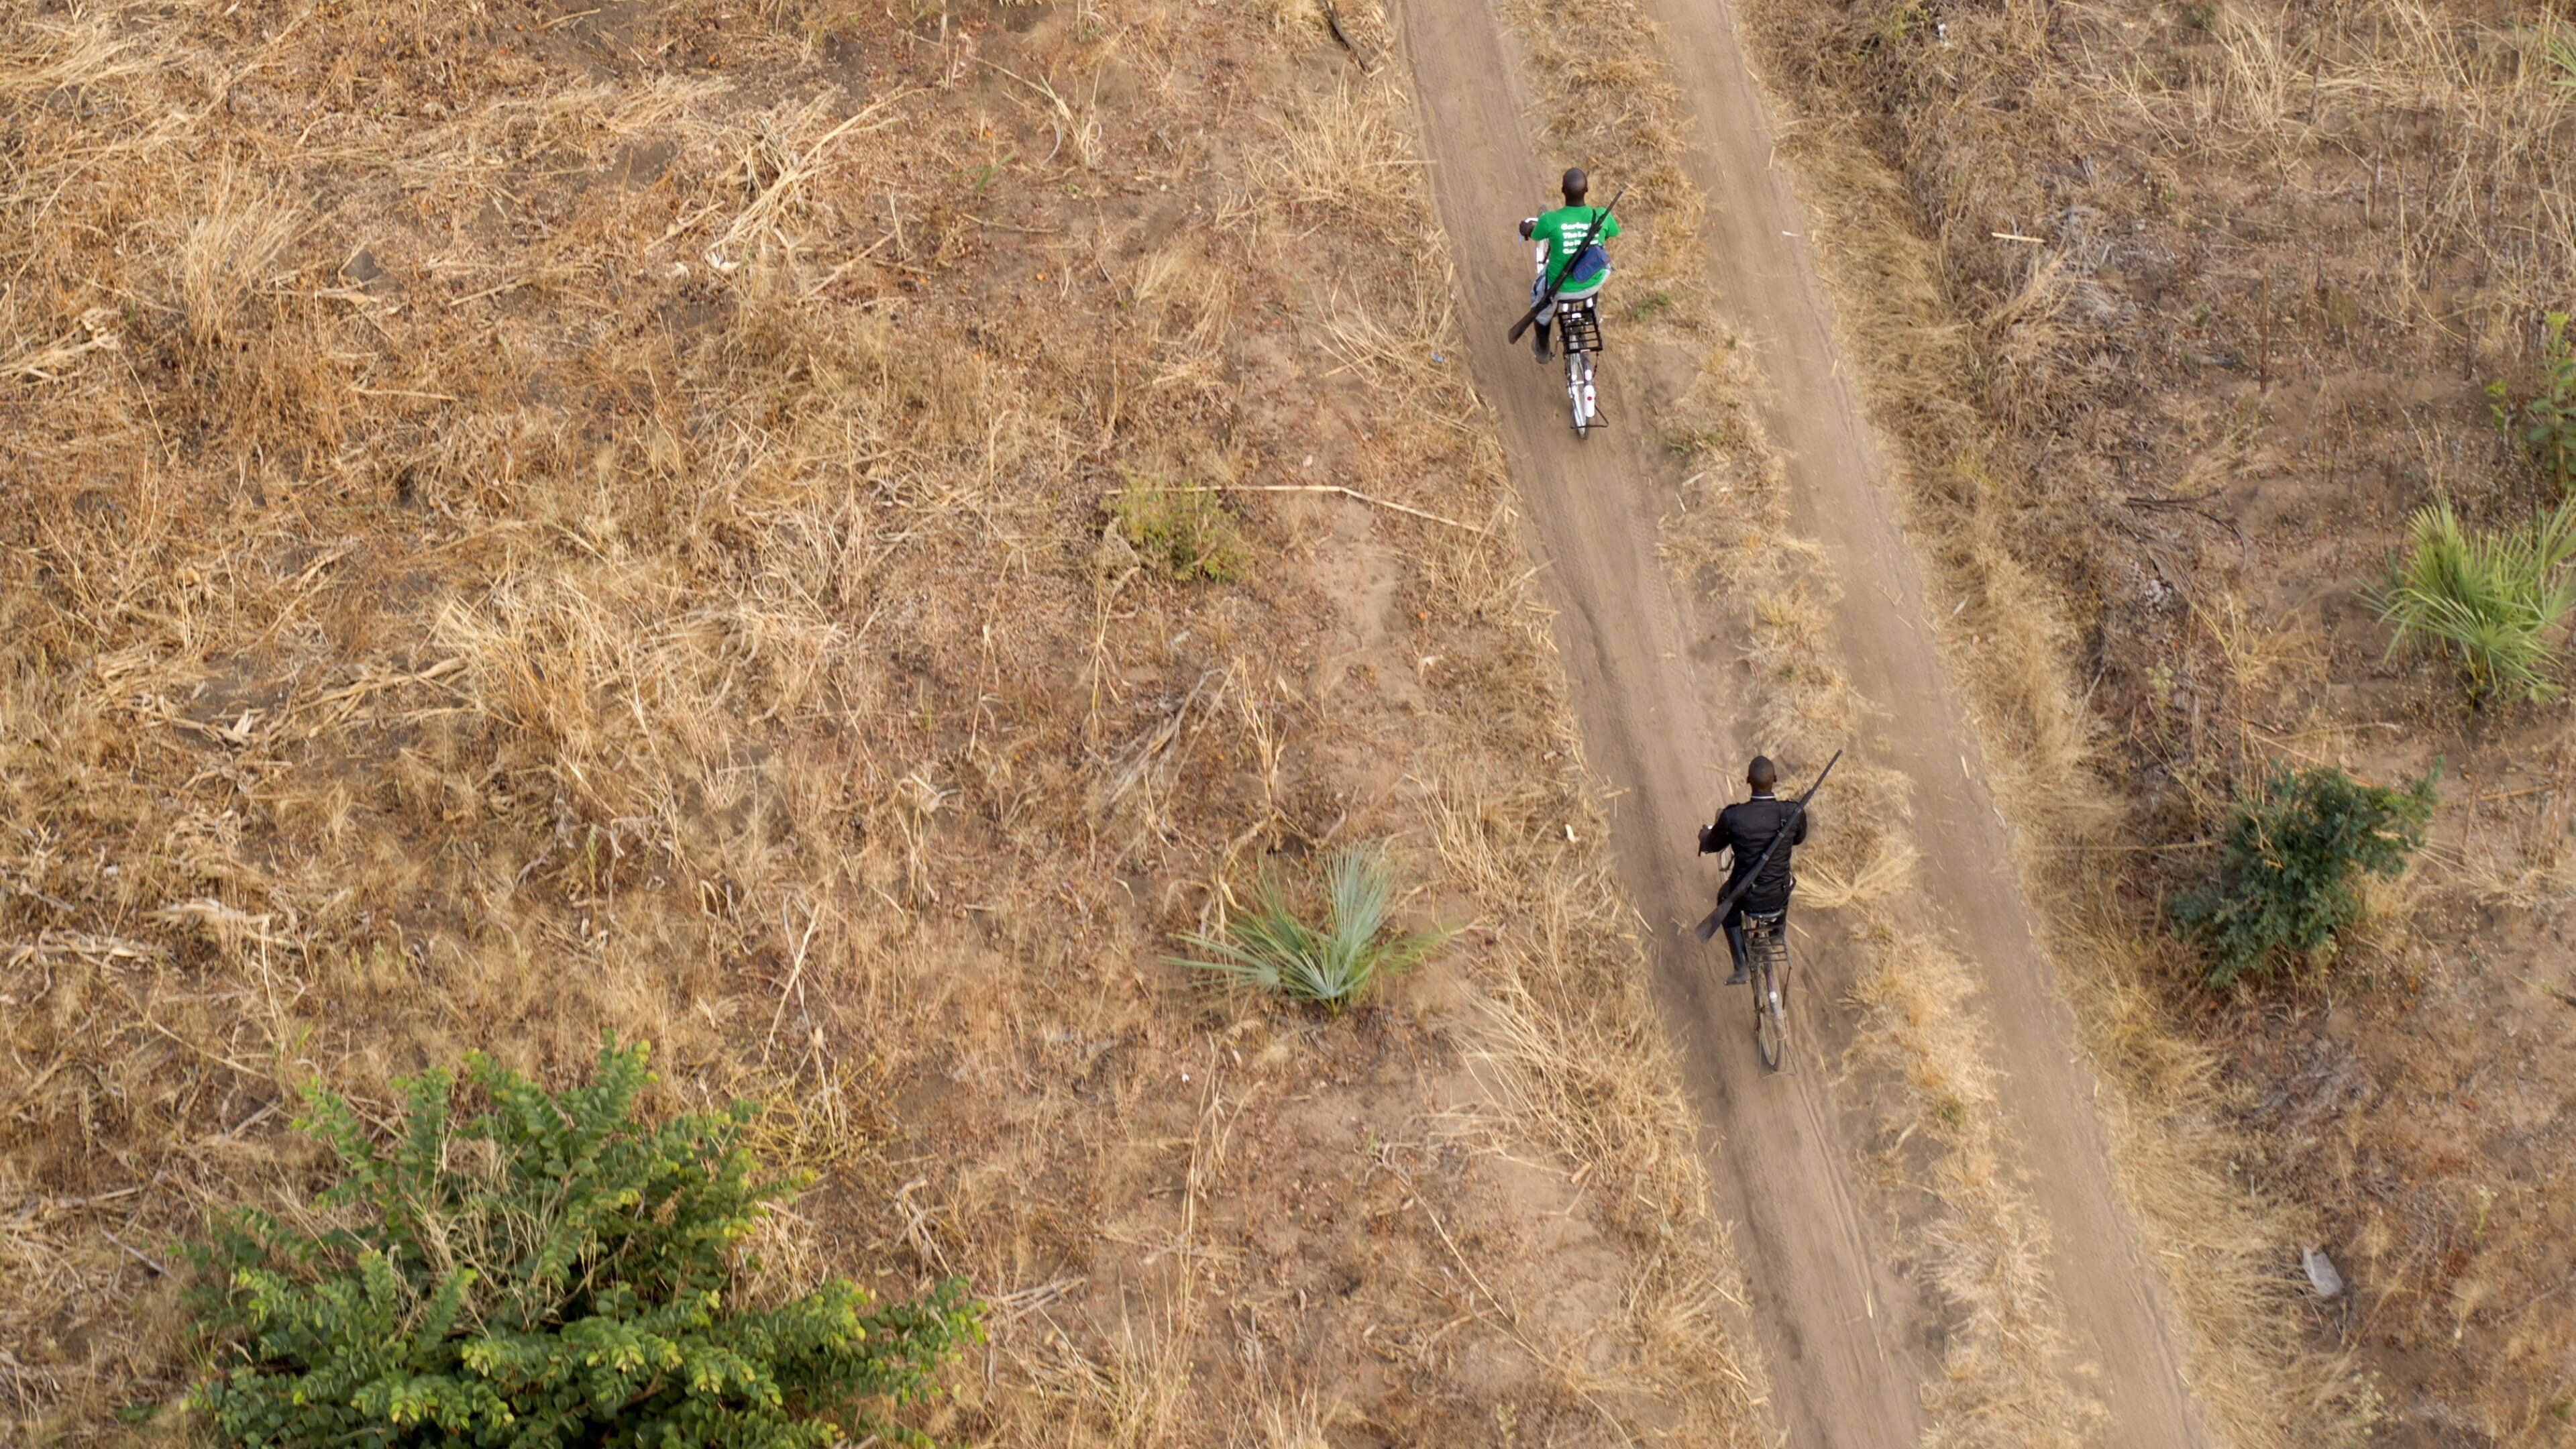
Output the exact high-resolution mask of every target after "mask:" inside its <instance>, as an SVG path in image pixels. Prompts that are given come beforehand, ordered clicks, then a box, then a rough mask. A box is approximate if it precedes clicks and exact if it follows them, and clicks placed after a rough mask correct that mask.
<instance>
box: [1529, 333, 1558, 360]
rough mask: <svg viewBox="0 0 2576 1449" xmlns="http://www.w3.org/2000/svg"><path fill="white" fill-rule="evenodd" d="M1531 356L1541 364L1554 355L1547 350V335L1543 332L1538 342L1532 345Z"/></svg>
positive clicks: (1539, 335)
mask: <svg viewBox="0 0 2576 1449" xmlns="http://www.w3.org/2000/svg"><path fill="white" fill-rule="evenodd" d="M1530 354H1531V355H1532V356H1534V357H1536V358H1537V359H1538V360H1539V361H1541V362H1545V361H1547V360H1548V358H1549V357H1551V356H1553V355H1554V354H1552V353H1550V352H1549V351H1548V350H1547V334H1546V333H1544V332H1542V333H1540V334H1538V340H1537V341H1535V342H1532V343H1531V344H1530Z"/></svg>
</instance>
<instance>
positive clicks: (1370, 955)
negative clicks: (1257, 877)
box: [1174, 846, 1449, 1012]
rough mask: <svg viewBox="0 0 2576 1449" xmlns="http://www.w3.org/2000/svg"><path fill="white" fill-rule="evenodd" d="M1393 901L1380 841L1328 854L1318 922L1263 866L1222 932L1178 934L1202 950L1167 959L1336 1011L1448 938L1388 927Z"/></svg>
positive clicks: (1391, 868) (1391, 872)
mask: <svg viewBox="0 0 2576 1449" xmlns="http://www.w3.org/2000/svg"><path fill="white" fill-rule="evenodd" d="M1394 903H1395V865H1394V863H1393V862H1392V861H1390V860H1388V859H1387V856H1386V852H1385V851H1384V850H1382V849H1380V848H1377V847H1373V846H1355V847H1353V848H1351V849H1348V850H1344V851H1342V852H1340V853H1339V854H1337V855H1335V856H1334V857H1333V861H1332V864H1331V865H1330V866H1329V867H1328V868H1327V869H1326V871H1325V881H1324V900H1323V908H1324V920H1323V924H1322V925H1321V926H1311V925H1308V924H1307V923H1306V921H1305V920H1304V918H1302V917H1301V916H1299V914H1298V913H1297V910H1296V908H1295V907H1294V906H1293V905H1291V904H1290V903H1289V900H1288V897H1287V894H1286V892H1285V891H1283V890H1282V889H1281V888H1280V885H1279V882H1278V880H1277V879H1276V878H1275V877H1273V876H1272V875H1271V874H1270V873H1269V872H1268V871H1266V870H1265V871H1264V872H1262V876H1261V884H1260V886H1259V887H1258V889H1257V895H1256V899H1255V901H1254V904H1253V908H1252V909H1251V910H1249V911H1246V912H1244V913H1243V914H1241V915H1238V916H1235V917H1234V918H1232V919H1231V920H1229V921H1227V922H1226V929H1225V935H1224V937H1223V938H1218V937H1213V936H1201V935H1195V934H1193V935H1190V936H1185V937H1183V938H1182V939H1183V940H1185V941H1186V942H1187V943H1188V944H1189V945H1190V947H1191V948H1192V949H1193V950H1197V951H1202V952H1205V953H1206V955H1204V956H1202V957H1194V958H1181V957H1176V958H1174V959H1175V961H1176V962H1177V963H1178V964H1180V965H1183V966H1195V967H1198V968H1199V969H1201V970H1203V971H1214V972H1218V973H1220V974H1222V975H1226V976H1232V977H1235V978H1237V979H1239V980H1244V981H1249V982H1252V983H1254V984H1255V985H1258V986H1262V987H1265V988H1267V989H1269V990H1272V991H1276V992H1279V993H1280V994H1282V995H1284V996H1287V997H1289V998H1290V999H1292V1000H1296V1001H1307V1002H1314V1003H1316V1004H1318V1005H1320V1006H1322V1007H1324V1008H1325V1009H1326V1010H1328V1011H1333V1012H1339V1011H1340V1010H1341V1009H1342V1008H1344V1007H1346V1006H1348V1005H1350V1004H1351V1003H1352V1002H1354V1001H1357V1000H1358V999H1359V998H1360V996H1361V995H1362V994H1363V993H1364V992H1366V991H1367V990H1368V988H1369V984H1370V983H1371V982H1373V981H1376V980H1377V979H1378V978H1380V977H1382V976H1392V975H1394V974H1396V973H1397V972H1399V971H1402V970H1404V969H1405V968H1407V967H1409V966H1412V965H1413V964H1415V963H1416V962H1418V961H1420V960H1421V959H1422V958H1423V957H1425V956H1428V955H1430V954H1431V953H1432V952H1433V951H1434V950H1436V949H1438V948H1439V946H1440V944H1441V943H1442V942H1444V941H1446V940H1448V939H1449V938H1448V934H1447V933H1446V932H1442V931H1395V930H1390V929H1389V928H1388V926H1387V912H1388V911H1389V909H1390V908H1391V907H1392V906H1393V905H1394Z"/></svg>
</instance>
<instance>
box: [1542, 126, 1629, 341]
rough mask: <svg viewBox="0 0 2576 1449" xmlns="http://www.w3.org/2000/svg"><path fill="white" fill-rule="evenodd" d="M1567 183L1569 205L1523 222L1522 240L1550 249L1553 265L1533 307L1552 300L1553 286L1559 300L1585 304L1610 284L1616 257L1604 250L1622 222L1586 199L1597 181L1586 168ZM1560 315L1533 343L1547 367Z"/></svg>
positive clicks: (1569, 174) (1569, 173) (1570, 171)
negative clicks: (1550, 333) (1552, 329)
mask: <svg viewBox="0 0 2576 1449" xmlns="http://www.w3.org/2000/svg"><path fill="white" fill-rule="evenodd" d="M1561 184H1562V185H1563V187H1564V189H1565V205H1563V206H1560V207H1558V208H1557V209H1556V210H1554V211H1551V212H1548V213H1546V214H1545V215H1543V216H1540V217H1539V218H1538V219H1537V220H1535V221H1530V222H1524V223H1522V230H1521V235H1523V236H1525V237H1529V238H1531V239H1533V240H1535V241H1537V242H1539V243H1540V244H1541V245H1543V246H1545V247H1546V248H1547V264H1546V265H1545V266H1544V267H1542V268H1541V269H1540V271H1539V274H1538V279H1537V280H1536V281H1533V282H1531V283H1530V305H1531V306H1533V307H1535V306H1537V305H1538V304H1539V299H1540V298H1542V297H1545V296H1546V295H1547V293H1548V289H1549V288H1550V287H1555V288H1556V299H1557V300H1558V301H1560V302H1580V301H1583V300H1584V299H1586V298H1588V297H1592V296H1595V295H1598V294H1599V292H1600V291H1601V284H1602V283H1604V282H1607V281H1609V280H1610V254H1609V253H1608V252H1607V251H1605V250H1603V249H1602V246H1601V244H1602V243H1603V242H1606V241H1608V240H1610V238H1612V237H1614V236H1617V235H1618V234H1619V218H1617V217H1615V216H1612V215H1611V214H1610V212H1609V209H1608V208H1607V207H1599V206H1586V205H1584V204H1583V197H1584V194H1585V193H1586V192H1588V191H1590V190H1591V189H1592V182H1591V178H1589V177H1587V176H1585V175H1584V174H1583V168H1582V167H1580V166H1574V167H1569V168H1567V170H1566V173H1565V179H1564V181H1563V182H1562V183H1561ZM1596 218H1597V219H1599V221H1600V223H1601V227H1600V230H1599V231H1597V232H1596V231H1594V230H1593V226H1592V223H1593V221H1594V220H1595V219H1596ZM1587 235H1589V236H1591V238H1592V244H1591V245H1590V246H1589V247H1586V246H1585V245H1584V242H1583V239H1584V237H1585V236H1587ZM1560 282H1561V283H1562V285H1559V284H1560ZM1555 310H1556V309H1555V308H1553V307H1551V308H1549V309H1548V311H1547V312H1544V313H1541V314H1540V316H1539V319H1538V327H1537V330H1536V336H1535V339H1534V340H1533V341H1532V342H1531V344H1530V346H1531V349H1532V350H1533V351H1535V352H1536V353H1537V354H1538V360H1539V361H1541V362H1545V361H1547V356H1548V352H1547V324H1548V319H1549V317H1550V316H1552V315H1554V313H1555Z"/></svg>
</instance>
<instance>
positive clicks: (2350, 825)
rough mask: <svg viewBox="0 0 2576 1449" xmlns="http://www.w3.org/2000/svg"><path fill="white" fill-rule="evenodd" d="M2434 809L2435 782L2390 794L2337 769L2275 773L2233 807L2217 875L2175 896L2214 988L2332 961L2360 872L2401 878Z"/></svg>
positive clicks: (2354, 917) (2355, 902)
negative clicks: (2204, 955)
mask: <svg viewBox="0 0 2576 1449" xmlns="http://www.w3.org/2000/svg"><path fill="white" fill-rule="evenodd" d="M2432 813H2433V776H2432V775H2430V774H2427V775H2425V776H2424V778H2422V779H2420V780H2417V781H2416V782H2415V783H2414V784H2413V785H2411V786H2409V787H2407V788H2406V789H2404V790H2392V789H2390V788H2388V787H2386V786H2384V785H2367V784H2363V783H2362V782H2361V781H2358V780H2355V779H2354V778H2352V777H2351V776H2350V775H2347V774H2345V773H2344V772H2343V771H2341V770H2339V769H2335V768H2333V767H2331V766H2328V767H2325V768H2321V769H2314V770H2296V771H2292V770H2285V769H2281V768H2279V767H2277V766H2276V767H2274V768H2273V769H2272V770H2271V771H2270V772H2268V773H2267V774H2266V775H2265V776H2264V777H2263V780H2262V782H2261V783H2260V784H2259V785H2258V786H2257V787H2256V788H2255V790H2254V792H2253V793H2252V794H2250V795H2248V796H2245V797H2244V798H2242V799H2239V800H2238V801H2237V802H2236V804H2235V806H2234V808H2233V809H2232V810H2231V811H2230V814H2229V819H2228V822H2227V830H2226V833H2225V835H2224V836H2222V837H2221V839H2220V842H2219V857H2218V873H2217V875H2216V876H2215V877H2214V878H2213V879H2212V880H2210V881H2209V882H2208V883H2207V884H2205V885H2202V886H2200V887H2198V888H2196V889H2193V890H2188V891H2185V892H2183V893H2182V894H2181V895H2180V896H2177V897H2176V898H2175V899H2174V903H2173V913H2174V916H2175V918H2176V919H2177V920H2179V921H2180V922H2181V923H2182V924H2183V926H2184V928H2185V929H2187V930H2188V931H2189V932H2190V933H2191V934H2192V935H2193V936H2195V937H2197V938H2198V939H2199V940H2200V942H2201V943H2202V944H2203V945H2204V946H2206V947H2207V948H2208V949H2209V953H2210V956H2211V965H2210V969H2209V977H2208V980H2209V984H2210V985H2211V986H2218V987H2225V986H2233V985H2235V984H2236V982H2237V980H2238V979H2239V978H2241V977H2243V976H2245V975H2247V974H2249V973H2250V974H2253V975H2257V976H2268V975H2270V974H2272V972H2273V971H2274V970H2276V969H2278V968H2279V967H2281V966H2284V965H2287V966H2290V967H2293V968H2296V967H2298V966H2301V965H2322V964H2324V963H2325V962H2327V961H2329V960H2331V959H2333V956H2334V952H2335V948H2336V945H2337V941H2338V938H2339V936H2340V935H2341V933H2342V932H2343V931H2344V929H2345V928H2346V927H2349V926H2351V925H2352V924H2354V923H2355V922H2357V921H2359V920H2360V919H2361V913H2362V903H2361V877H2362V873H2363V872H2365V871H2367V872H2370V873H2373V874H2377V875H2386V876H2393V875H2396V874H2398V873H2399V872H2400V871H2403V870H2404V869H2405V868H2406V857H2407V856H2408V855H2409V854H2410V853H2412V852H2413V851H2414V849H2415V847H2416V846H2418V845H2421V844H2422V843H2423V840H2424V822H2425V821H2426V820H2428V819H2430V818H2431V816H2432Z"/></svg>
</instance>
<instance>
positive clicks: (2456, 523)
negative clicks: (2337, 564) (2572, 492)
mask: <svg viewBox="0 0 2576 1449" xmlns="http://www.w3.org/2000/svg"><path fill="white" fill-rule="evenodd" d="M2571 559H2576V499H2570V500H2569V501H2568V502H2566V503H2563V504H2561V505H2559V507H2558V509H2557V511H2555V512H2552V513H2542V514H2539V515H2537V516H2535V517H2534V518H2533V519H2532V521H2531V523H2530V525H2529V526H2528V527H2524V528H2507V529H2496V530H2492V531H2488V530H2479V531H2475V532H2472V531H2470V530H2468V529H2466V528H2464V527H2462V526H2461V524H2460V520H2459V516H2458V515H2457V514H2455V513H2453V512H2452V511H2451V503H2450V500H2449V499H2442V500H2439V501H2437V502H2435V503H2432V504H2429V505H2427V506H2426V507H2423V508H2419V509H2417V510H2416V511H2415V515H2414V516H2413V517H2412V518H2409V519H2408V520H2407V521H2406V543H2405V546H2404V547H2403V548H2401V549H2400V550H2399V551H2398V554H2397V557H2396V559H2395V560H2394V561H2393V563H2392V564H2391V567H2390V578H2389V582H2388V586H2387V587H2386V588H2385V589H2383V590H2382V591H2380V593H2379V594H2378V596H2377V597H2376V598H2375V599H2374V600H2373V602H2374V603H2376V604H2377V605H2378V608H2379V613H2380V617H2381V618H2382V619H2385V620H2386V621H2387V622H2388V624H2389V625H2390V626H2391V627H2392V628H2394V629H2395V630H2396V637H2395V638H2394V639H2392V640H2391V641H2390V643H2389V652H2391V653H2392V654H2393V653H2395V652H2396V651H2398V650H2400V649H2404V648H2406V647H2408V646H2410V645H2418V646H2422V645H2430V646H2433V647H2437V648H2443V649H2447V650H2449V651H2451V652H2452V653H2453V654H2455V655H2456V656H2457V657H2458V659H2459V661H2460V665H2461V669H2462V671H2463V672H2464V673H2465V674H2466V675H2467V676H2468V685H2469V692H2470V694H2471V696H2472V697H2474V698H2476V699H2480V700H2484V699H2486V698H2488V697H2489V696H2491V695H2495V694H2500V693H2506V694H2518V695H2521V696H2522V697H2523V698H2525V699H2535V700H2536V699H2547V698H2550V697H2551V696H2554V695H2556V694H2557V693H2558V692H2559V687H2558V684H2557V682H2556V681H2555V680H2553V679H2552V678H2551V677H2550V675H2551V674H2552V673H2553V672H2554V670H2555V668H2556V665H2557V662H2558V649H2557V645H2556V644H2555V643H2554V642H2553V638H2552V636H2553V635H2555V634H2557V633H2559V632H2560V631H2561V629H2562V628H2563V626H2564V625H2565V624H2566V621H2567V617H2568V614H2569V612H2570V610H2571V609H2576V570H2571V569H2570V568H2569V567H2568V564H2569V562H2570V560H2571Z"/></svg>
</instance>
